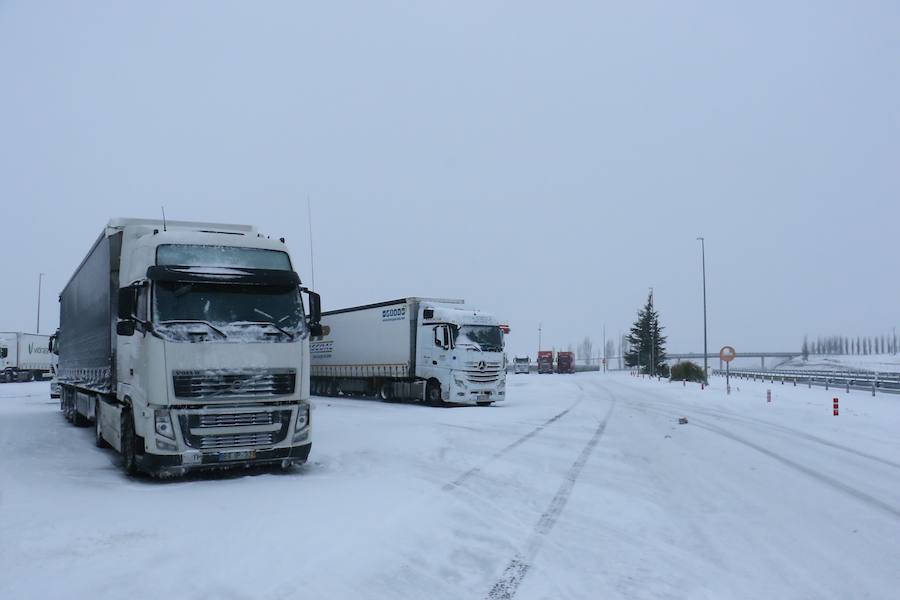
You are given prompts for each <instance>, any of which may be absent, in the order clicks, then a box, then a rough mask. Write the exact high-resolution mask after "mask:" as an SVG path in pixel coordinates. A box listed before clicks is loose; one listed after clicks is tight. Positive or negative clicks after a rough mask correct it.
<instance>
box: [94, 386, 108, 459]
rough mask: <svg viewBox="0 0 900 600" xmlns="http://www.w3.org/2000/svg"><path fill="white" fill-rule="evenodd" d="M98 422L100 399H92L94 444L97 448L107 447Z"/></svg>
mask: <svg viewBox="0 0 900 600" xmlns="http://www.w3.org/2000/svg"><path fill="white" fill-rule="evenodd" d="M101 429H102V425H101V422H100V399H99V398H97V399H95V400H94V445H95V446H97V447H98V448H109V444H108V443H106V440H104V439H103V433H102V431H101Z"/></svg>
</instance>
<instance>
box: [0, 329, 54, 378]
mask: <svg viewBox="0 0 900 600" xmlns="http://www.w3.org/2000/svg"><path fill="white" fill-rule="evenodd" d="M49 343H50V336H48V335H39V334H35V333H19V332H3V333H0V382H14V381H34V380H35V379H44V378H45V377H47V376H48V375H49V374H50V349H49Z"/></svg>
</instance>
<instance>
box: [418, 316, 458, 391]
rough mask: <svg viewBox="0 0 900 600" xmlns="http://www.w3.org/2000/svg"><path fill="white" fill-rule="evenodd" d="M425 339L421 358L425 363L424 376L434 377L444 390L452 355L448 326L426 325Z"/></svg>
mask: <svg viewBox="0 0 900 600" xmlns="http://www.w3.org/2000/svg"><path fill="white" fill-rule="evenodd" d="M427 327H428V329H427V330H426V336H423V337H424V338H425V339H424V340H422V341H423V342H425V344H424V346H425V348H426V349H425V350H424V351H423V352H422V358H423V359H424V362H425V364H424V365H422V366H423V367H424V369H423V371H424V373H423V375H424V376H425V377H426V378H431V377H434V378H436V379H438V380H440V382H441V387H442V388H443V390H444V391H446V390H447V389H448V387H447V384H448V377H449V371H450V360H451V356H452V342H451V337H450V326H449V325H447V324H443V323H442V324H438V325H429V326H427Z"/></svg>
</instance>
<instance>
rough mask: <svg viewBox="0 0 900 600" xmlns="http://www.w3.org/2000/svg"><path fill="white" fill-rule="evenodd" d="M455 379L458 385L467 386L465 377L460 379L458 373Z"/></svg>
mask: <svg viewBox="0 0 900 600" xmlns="http://www.w3.org/2000/svg"><path fill="white" fill-rule="evenodd" d="M453 381H454V382H455V383H456V385H458V386H460V387H466V380H465V379H460V378H459V377H457V376H456V375H454V376H453Z"/></svg>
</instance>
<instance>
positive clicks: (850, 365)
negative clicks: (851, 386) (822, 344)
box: [777, 354, 900, 373]
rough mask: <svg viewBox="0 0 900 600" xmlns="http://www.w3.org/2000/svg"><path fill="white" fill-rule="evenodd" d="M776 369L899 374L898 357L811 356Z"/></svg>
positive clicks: (795, 359)
mask: <svg viewBox="0 0 900 600" xmlns="http://www.w3.org/2000/svg"><path fill="white" fill-rule="evenodd" d="M777 368H778V369H808V370H819V371H825V370H831V371H848V370H852V371H876V372H878V373H900V355H896V356H895V355H893V354H871V355H868V356H857V355H846V356H845V355H822V356H813V355H811V356H810V357H809V359H808V360H803V358H794V359H792V360H789V361H787V362H784V363H782V364H780V365H778V367H777Z"/></svg>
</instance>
